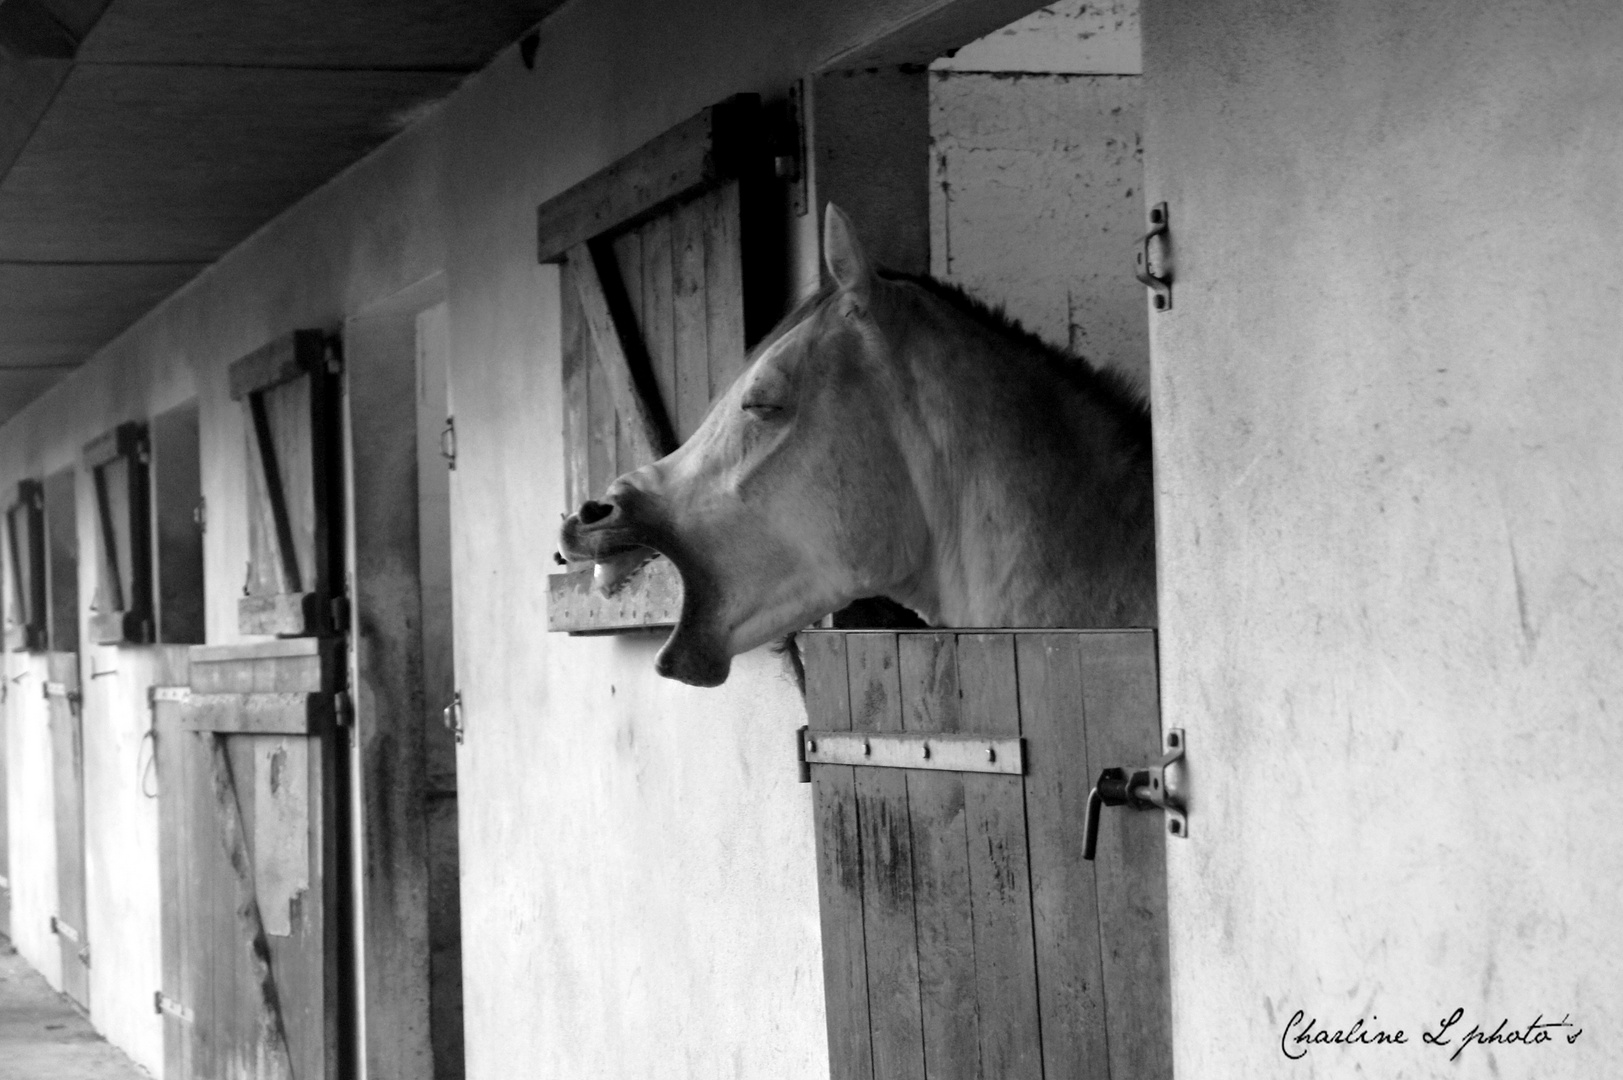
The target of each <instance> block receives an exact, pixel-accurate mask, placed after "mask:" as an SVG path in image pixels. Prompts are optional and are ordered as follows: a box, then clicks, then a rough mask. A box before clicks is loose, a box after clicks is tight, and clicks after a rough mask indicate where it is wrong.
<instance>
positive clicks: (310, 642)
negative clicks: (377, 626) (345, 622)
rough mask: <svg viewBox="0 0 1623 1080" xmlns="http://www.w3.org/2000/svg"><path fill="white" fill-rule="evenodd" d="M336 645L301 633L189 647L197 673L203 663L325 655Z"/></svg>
mask: <svg viewBox="0 0 1623 1080" xmlns="http://www.w3.org/2000/svg"><path fill="white" fill-rule="evenodd" d="M336 648H337V646H336V645H335V644H334V643H333V641H332V640H331V639H328V638H313V637H299V638H287V639H284V640H282V641H253V642H248V643H246V644H241V645H193V646H192V647H191V648H189V649H187V650H186V656H187V659H188V660H189V661H190V663H191V666H192V674H193V675H194V676H195V675H196V671H197V665H199V664H219V663H227V662H235V661H241V660H250V661H251V660H278V659H283V658H291V657H298V656H325V655H328V654H330V653H331V652H333V650H334V649H336Z"/></svg>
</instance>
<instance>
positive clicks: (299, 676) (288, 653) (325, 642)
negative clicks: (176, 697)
mask: <svg viewBox="0 0 1623 1080" xmlns="http://www.w3.org/2000/svg"><path fill="white" fill-rule="evenodd" d="M189 656H190V659H191V687H192V691H193V692H194V693H198V694H269V693H297V692H303V693H311V694H313V693H318V692H321V691H323V690H330V688H332V687H334V686H337V685H338V684H339V681H340V680H339V677H340V675H341V672H342V666H343V663H344V652H343V642H342V641H341V640H340V639H337V638H310V637H305V638H287V639H285V640H282V641H264V642H256V643H254V644H251V645H194V646H192V647H191V649H190V650H189Z"/></svg>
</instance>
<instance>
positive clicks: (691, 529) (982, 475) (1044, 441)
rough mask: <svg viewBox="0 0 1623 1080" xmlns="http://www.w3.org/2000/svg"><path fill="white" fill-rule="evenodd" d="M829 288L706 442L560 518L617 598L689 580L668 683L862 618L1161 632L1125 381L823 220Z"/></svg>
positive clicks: (723, 405) (1146, 471)
mask: <svg viewBox="0 0 1623 1080" xmlns="http://www.w3.org/2000/svg"><path fill="white" fill-rule="evenodd" d="M823 232H824V236H823V250H824V261H825V264H826V267H827V270H828V278H829V281H830V284H828V285H826V286H825V287H824V288H823V289H822V290H821V291H819V292H818V293H817V294H816V295H814V296H812V297H811V298H809V299H808V300H806V301H804V302H802V303H801V304H800V305H799V306H798V307H797V308H796V309H795V310H794V311H793V312H791V313H790V314H789V315H788V316H787V317H786V318H784V319H783V321H782V322H781V323H780V324H779V325H778V327H777V328H776V329H775V330H774V331H772V332H771V333H770V334H768V335H767V336H766V337H765V338H764V339H763V340H762V341H761V342H760V343H759V344H758V345H757V346H756V348H755V350H754V352H753V354H752V357H751V358H750V360H749V363H748V365H747V366H746V367H745V369H744V370H743V372H742V373H741V374H740V375H739V377H738V378H737V380H736V381H735V382H734V383H733V384H732V386H731V387H729V388H728V389H727V390H726V392H724V393H723V394H722V395H721V396H720V397H718V398H717V399H716V400H715V402H714V403H713V404H712V405H711V408H710V411H709V412H708V413H707V414H706V416H705V418H704V420H703V422H702V423H701V424H700V426H699V428H698V430H697V431H695V432H694V434H693V435H692V437H691V438H689V439H688V440H687V441H686V442H685V443H683V444H682V445H681V446H680V447H678V448H677V449H676V450H675V451H673V452H672V453H670V454H669V455H667V456H665V457H663V458H661V459H660V460H658V461H655V462H653V463H652V464H650V465H645V466H643V467H642V468H639V469H636V470H633V471H631V472H628V473H626V474H625V475H623V476H621V477H619V478H618V479H616V480H615V481H614V482H613V483H612V484H610V486H609V488H608V491H607V492H606V493H605V494H604V495H603V497H602V498H601V499H597V500H593V501H589V502H587V503H585V504H584V505H582V506H581V507H580V509H579V510H578V511H577V512H576V513H574V514H572V515H571V516H570V517H568V518H567V519H566V520H565V522H564V524H563V527H562V530H561V534H560V545H559V546H560V551H561V553H562V555H563V556H564V557H566V558H568V559H570V560H571V561H578V560H585V559H590V560H592V561H594V562H595V563H597V564H598V565H597V572H596V577H597V579H598V581H599V584H600V586H601V587H602V588H603V589H604V590H605V591H612V590H613V589H614V588H615V587H616V586H617V584H618V583H619V582H620V581H622V580H623V579H624V578H625V577H626V576H627V575H628V574H629V572H630V571H632V570H634V569H635V568H636V567H637V566H638V565H640V564H641V563H643V562H645V561H647V559H649V558H651V557H652V556H653V555H654V554H655V553H658V554H663V555H665V556H667V557H668V558H669V559H670V560H671V562H672V563H674V564H675V566H676V569H677V571H678V572H679V574H680V576H681V579H682V589H683V595H682V606H681V614H680V617H679V618H678V621H677V624H676V627H675V629H674V630H673V631H672V632H671V634H670V637H669V638H668V639H667V640H666V642H665V645H664V647H663V648H662V649H661V650H660V652H659V655H658V657H657V659H656V661H655V667H656V670H657V671H658V672H659V674H661V675H663V676H666V677H667V678H673V679H678V680H680V681H682V682H686V683H691V684H693V685H696V686H717V685H719V684H721V683H722V682H724V681H725V680H726V678H727V674H728V671H729V669H730V665H731V662H732V658H733V657H734V656H736V655H738V654H740V653H742V652H746V651H748V650H750V649H753V648H756V647H757V646H760V645H764V644H767V643H768V642H771V641H774V640H777V639H781V638H784V637H785V636H786V635H792V634H793V633H794V632H795V631H797V630H800V629H802V628H804V627H806V626H808V625H811V624H812V623H813V622H815V621H816V620H818V619H820V618H821V617H823V616H824V615H826V614H828V613H829V612H832V611H836V610H838V609H840V608H842V607H844V606H845V605H847V604H849V603H851V602H852V601H854V600H856V599H859V598H865V597H873V596H882V597H888V598H890V599H892V600H894V601H896V602H897V603H899V604H901V605H903V606H905V607H907V608H910V609H912V610H913V611H915V612H917V613H918V614H919V615H920V616H921V617H922V618H923V619H924V621H925V622H926V623H928V624H930V625H932V626H944V627H986V628H991V627H1009V626H1028V627H1067V628H1085V627H1105V626H1153V625H1154V623H1155V519H1154V497H1153V483H1152V475H1151V460H1150V420H1149V412H1148V408H1147V406H1146V404H1145V403H1144V401H1143V399H1142V398H1141V396H1139V395H1138V394H1137V393H1136V392H1135V391H1134V390H1133V389H1132V388H1131V386H1130V385H1129V384H1128V383H1127V382H1126V381H1125V380H1123V379H1121V378H1120V377H1118V376H1116V375H1114V374H1113V373H1111V372H1109V371H1106V370H1103V369H1100V368H1096V367H1094V366H1092V365H1091V364H1089V363H1088V362H1086V361H1085V360H1083V359H1081V358H1080V357H1076V356H1073V355H1070V354H1068V353H1064V352H1062V351H1060V350H1058V349H1055V348H1053V347H1051V346H1049V345H1048V344H1046V343H1044V342H1043V341H1041V340H1040V339H1038V338H1037V337H1035V336H1033V335H1031V334H1029V333H1027V332H1025V331H1024V330H1022V329H1021V328H1020V327H1019V325H1018V324H1016V323H1014V322H1013V321H1011V320H1009V319H1008V318H1007V317H1005V316H1004V315H1003V314H1002V313H1001V312H1000V311H998V310H995V309H992V308H990V307H987V306H986V305H984V304H981V303H980V302H978V301H976V300H974V299H973V298H971V297H970V296H969V295H968V294H966V293H964V292H962V291H961V290H959V289H957V288H955V287H953V286H951V285H948V284H945V283H942V282H939V281H936V280H935V279H932V278H927V277H921V276H914V275H904V274H897V273H892V272H890V271H886V270H880V269H876V268H875V266H874V265H873V263H872V262H870V260H869V258H868V255H867V254H866V252H864V250H863V248H862V246H861V244H860V243H859V241H858V240H857V237H856V235H855V232H854V229H853V227H852V225H851V222H850V220H849V219H848V218H847V217H846V216H845V214H844V213H843V212H841V211H840V210H839V209H838V208H836V207H835V206H833V205H832V204H830V205H829V207H828V210H827V213H826V215H825V218H824V230H823Z"/></svg>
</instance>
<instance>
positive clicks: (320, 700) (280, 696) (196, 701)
mask: <svg viewBox="0 0 1623 1080" xmlns="http://www.w3.org/2000/svg"><path fill="white" fill-rule="evenodd" d="M332 721H333V695H332V694H330V693H323V694H309V693H261V694H199V693H195V692H194V693H193V694H192V695H191V696H190V697H189V698H188V699H187V701H186V704H185V706H184V714H183V719H182V720H181V726H182V727H184V728H185V729H186V730H187V731H214V732H220V733H236V734H244V735H310V734H314V733H317V732H321V731H324V730H326V728H327V726H328V725H330V724H331V723H332Z"/></svg>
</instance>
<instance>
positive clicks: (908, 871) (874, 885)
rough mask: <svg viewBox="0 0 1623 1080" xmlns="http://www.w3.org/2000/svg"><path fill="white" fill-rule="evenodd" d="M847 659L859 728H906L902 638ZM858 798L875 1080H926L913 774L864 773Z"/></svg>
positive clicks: (874, 639)
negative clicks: (911, 791) (909, 781)
mask: <svg viewBox="0 0 1623 1080" xmlns="http://www.w3.org/2000/svg"><path fill="white" fill-rule="evenodd" d="M846 662H847V665H848V667H849V669H850V685H851V727H852V729H853V730H857V731H899V730H901V727H902V707H901V706H902V703H901V688H900V684H899V681H898V671H897V666H898V665H897V648H896V635H894V634H857V635H854V636H852V637H851V638H850V640H848V641H847V642H846ZM856 797H857V824H858V828H859V830H860V836H861V844H862V910H863V927H864V933H865V935H866V948H867V955H868V1009H869V1013H870V1016H871V1031H872V1035H873V1064H874V1075H875V1076H876V1077H882V1078H884V1080H909V1078H918V1080H923V1077H924V1076H925V1070H924V1031H923V1018H922V1016H921V1015H920V1003H919V950H918V925H917V920H916V918H915V912H914V887H913V863H914V859H913V845H912V832H911V826H910V823H909V815H908V800H907V776H906V774H905V773H903V772H900V771H898V770H895V769H858V770H857V771H856Z"/></svg>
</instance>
